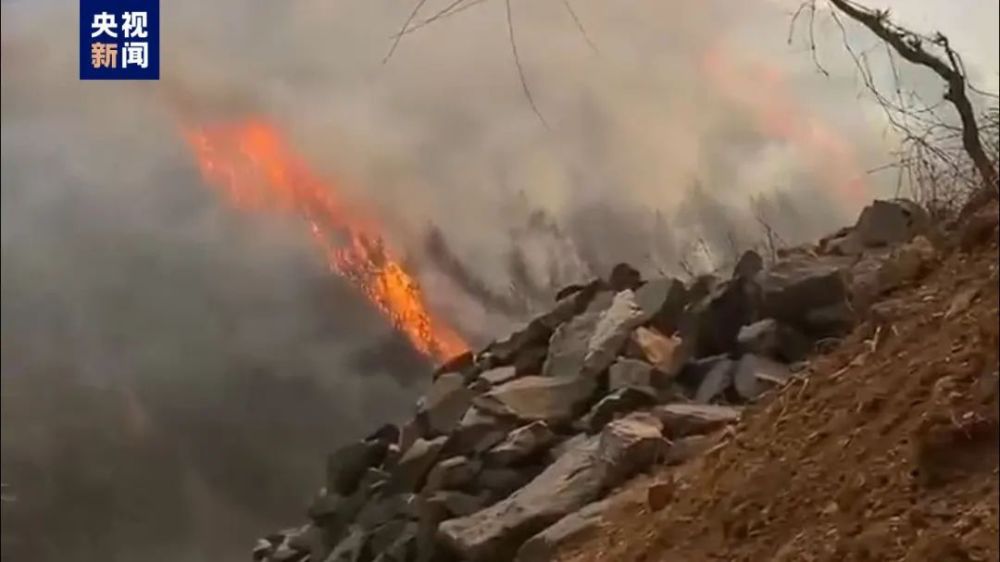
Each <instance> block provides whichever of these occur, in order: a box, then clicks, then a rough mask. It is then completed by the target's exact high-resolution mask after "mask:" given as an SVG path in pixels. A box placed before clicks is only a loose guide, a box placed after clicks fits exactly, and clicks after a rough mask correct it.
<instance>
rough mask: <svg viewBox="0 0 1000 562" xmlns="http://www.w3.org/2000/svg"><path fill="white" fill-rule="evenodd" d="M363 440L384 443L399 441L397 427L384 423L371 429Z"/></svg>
mask: <svg viewBox="0 0 1000 562" xmlns="http://www.w3.org/2000/svg"><path fill="white" fill-rule="evenodd" d="M364 440H365V441H381V442H384V443H389V444H393V443H399V427H397V426H396V424H392V423H386V424H382V425H381V426H379V428H378V429H376V430H375V431H373V432H372V433H371V434H370V435H369V436H368V437H365V439H364Z"/></svg>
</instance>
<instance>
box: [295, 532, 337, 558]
mask: <svg viewBox="0 0 1000 562" xmlns="http://www.w3.org/2000/svg"><path fill="white" fill-rule="evenodd" d="M286 542H287V544H288V546H289V547H291V548H292V550H297V551H299V552H307V553H309V557H310V560H322V559H324V558H326V556H327V554H328V553H329V552H330V548H329V547H328V546H327V544H326V534H325V532H324V531H323V529H321V528H319V527H317V526H316V525H312V524H309V525H304V526H302V527H300V528H298V529H296V530H294V531H293V532H291V533H289V534H288V535H287V538H286Z"/></svg>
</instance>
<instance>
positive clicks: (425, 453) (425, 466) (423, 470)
mask: <svg viewBox="0 0 1000 562" xmlns="http://www.w3.org/2000/svg"><path fill="white" fill-rule="evenodd" d="M447 440H448V438H447V437H444V436H441V437H437V438H435V439H431V440H427V439H417V440H416V441H414V442H413V445H412V446H410V448H409V449H407V451H406V452H405V453H403V456H402V457H400V459H399V464H398V466H396V470H395V471H394V472H393V474H392V480H391V481H390V482H389V488H390V489H391V490H392V491H399V492H413V491H417V490H419V489H420V487H421V486H423V483H424V478H425V477H426V476H427V472H428V471H429V470H430V469H431V467H432V466H434V461H436V460H437V457H438V453H440V452H441V449H442V448H443V447H444V444H445V442H446V441H447Z"/></svg>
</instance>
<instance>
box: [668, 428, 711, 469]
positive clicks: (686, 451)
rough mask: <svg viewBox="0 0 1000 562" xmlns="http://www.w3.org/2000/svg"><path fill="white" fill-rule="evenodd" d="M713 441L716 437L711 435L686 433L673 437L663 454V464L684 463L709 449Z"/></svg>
mask: <svg viewBox="0 0 1000 562" xmlns="http://www.w3.org/2000/svg"><path fill="white" fill-rule="evenodd" d="M715 443H716V439H715V438H714V437H712V436H711V435H688V436H686V437H681V438H679V439H675V440H674V441H672V442H671V443H670V448H668V449H667V452H666V454H664V456H663V464H665V465H667V466H675V465H679V464H684V463H686V462H687V461H689V460H691V459H693V458H695V457H697V456H699V455H701V454H702V453H704V452H705V451H707V450H709V449H711V448H712V445H714V444H715Z"/></svg>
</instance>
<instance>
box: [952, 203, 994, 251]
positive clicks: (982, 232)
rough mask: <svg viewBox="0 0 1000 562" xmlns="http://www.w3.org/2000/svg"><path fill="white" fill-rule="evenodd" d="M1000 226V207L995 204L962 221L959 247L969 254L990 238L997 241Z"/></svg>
mask: <svg viewBox="0 0 1000 562" xmlns="http://www.w3.org/2000/svg"><path fill="white" fill-rule="evenodd" d="M998 224H1000V207H998V206H997V203H996V202H995V201H994V202H993V203H991V204H989V205H987V206H985V207H983V208H981V209H978V210H976V211H975V212H973V213H971V215H970V216H968V217H966V218H965V220H963V221H962V224H961V226H960V229H959V232H958V247H959V248H960V249H961V250H962V251H964V252H968V251H969V250H972V249H973V248H976V247H977V246H980V245H982V244H985V243H986V242H987V241H989V240H990V238H993V239H997V234H998Z"/></svg>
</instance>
